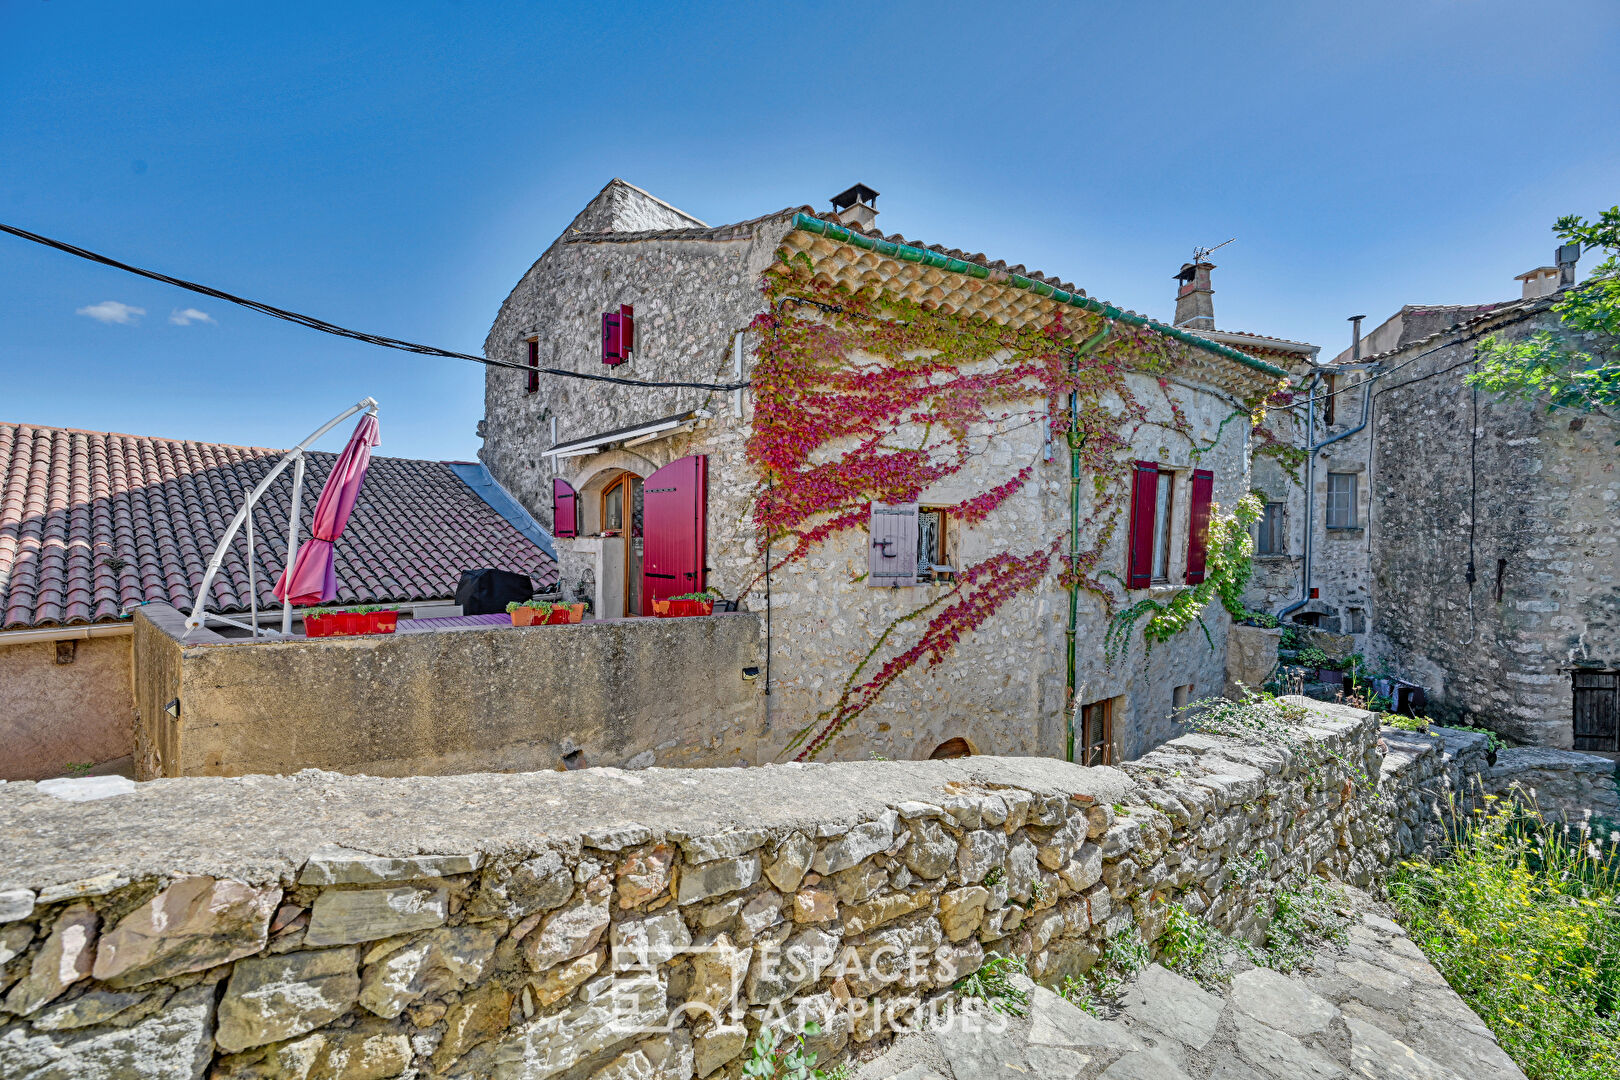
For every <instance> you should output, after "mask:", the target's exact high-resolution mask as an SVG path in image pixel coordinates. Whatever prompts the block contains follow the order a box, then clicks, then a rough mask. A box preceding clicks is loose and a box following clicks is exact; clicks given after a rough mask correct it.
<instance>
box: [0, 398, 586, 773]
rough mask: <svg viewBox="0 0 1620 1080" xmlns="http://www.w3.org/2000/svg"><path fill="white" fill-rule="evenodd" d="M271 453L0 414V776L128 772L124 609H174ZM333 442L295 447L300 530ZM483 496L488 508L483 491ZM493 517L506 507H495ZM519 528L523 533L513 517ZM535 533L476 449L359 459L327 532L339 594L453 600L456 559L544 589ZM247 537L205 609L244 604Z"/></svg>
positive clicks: (260, 510)
mask: <svg viewBox="0 0 1620 1080" xmlns="http://www.w3.org/2000/svg"><path fill="white" fill-rule="evenodd" d="M283 453H285V451H281V450H269V449H265V448H263V447H248V446H229V445H224V444H221V443H204V442H197V441H195V440H190V439H164V438H153V437H148V436H140V435H123V434H117V433H112V432H102V431H78V430H73V429H68V428H52V427H41V426H38V425H30V424H0V747H4V752H3V753H0V780H8V779H9V780H32V779H41V778H46V777H53V776H59V775H61V774H62V773H63V772H64V771H66V770H68V769H69V768H70V767H74V766H77V767H79V768H86V767H94V766H99V767H100V771H129V769H130V768H131V767H132V763H131V761H130V760H129V759H130V757H131V749H132V743H133V741H134V729H135V726H136V724H135V718H134V712H135V707H136V694H135V688H134V672H133V670H132V668H133V661H132V648H131V643H132V641H133V634H134V623H133V620H132V619H131V612H132V611H133V610H134V609H135V608H138V607H140V606H142V605H145V604H154V603H164V604H173V605H175V606H177V607H184V608H189V607H190V606H191V603H192V600H193V598H194V596H195V593H196V589H197V587H198V585H199V584H200V583H201V581H202V577H203V571H204V569H205V567H206V566H207V563H208V560H209V558H210V556H212V555H213V553H214V547H215V545H216V544H217V543H218V541H219V537H220V536H221V535H222V534H223V533H224V531H225V526H226V523H227V522H228V521H229V520H230V517H231V515H232V514H233V513H234V512H235V510H236V508H237V507H238V506H240V505H241V502H242V498H243V496H244V494H245V493H246V492H247V491H249V490H250V489H251V488H252V487H253V485H254V484H256V483H257V482H258V481H259V480H260V479H261V478H262V477H263V476H264V475H265V474H266V473H267V472H269V470H270V469H271V468H272V467H273V466H274V465H275V463H276V461H277V460H278V459H279V458H280V457H281V455H282V454H283ZM335 459H336V455H335V454H328V453H319V452H312V453H310V454H309V456H308V463H309V475H308V477H307V479H308V483H306V485H305V487H304V493H303V495H304V506H303V514H304V518H303V520H304V529H305V532H304V535H306V536H307V535H308V531H307V530H308V526H309V520H310V516H311V514H312V513H313V511H314V507H315V501H316V499H317V498H318V497H319V495H320V491H321V487H322V485H323V484H324V482H325V480H326V476H327V474H328V472H329V471H330V470H331V468H332V463H333V461H334V460H335ZM290 498H291V477H290V476H289V477H286V478H285V479H284V480H283V481H282V482H281V484H280V486H279V487H272V488H271V489H270V491H269V492H267V494H266V497H265V498H264V499H263V500H262V501H260V502H259V503H258V505H257V509H256V510H255V513H254V522H255V525H256V527H257V530H258V533H257V542H256V544H255V547H254V553H253V558H254V563H253V565H254V567H255V571H256V572H255V575H254V580H253V584H254V587H255V589H256V590H257V592H258V603H259V607H260V610H261V611H264V610H266V609H271V608H275V609H277V616H278V618H279V606H280V601H278V600H276V599H275V598H274V597H273V595H272V592H271V590H272V588H273V586H274V584H275V580H276V578H277V577H278V576H280V574H281V569H282V560H283V559H284V558H285V553H286V549H285V547H282V546H277V545H276V544H275V543H273V542H270V541H269V540H268V538H270V537H277V536H280V537H285V536H286V532H287V515H288V505H289V502H290ZM497 504H499V508H498V507H497ZM508 515H510V516H508ZM525 530H526V531H525ZM549 544H550V538H549V537H547V536H546V535H545V534H544V532H543V530H541V529H540V528H539V526H538V525H537V524H536V523H535V522H533V520H532V519H530V518H529V517H528V515H527V514H525V513H523V511H522V510H521V508H520V507H518V506H517V505H516V504H515V503H514V502H513V501H512V500H511V499H510V497H507V496H503V495H502V494H501V493H500V492H499V491H498V489H496V488H495V487H494V486H493V485H492V484H491V482H490V480H489V477H488V475H487V472H486V471H485V470H484V468H483V467H482V466H480V465H476V464H471V463H461V462H448V463H447V462H439V461H415V460H411V459H407V458H390V457H375V458H373V459H372V461H371V468H370V471H369V472H368V474H367V478H366V483H365V487H364V488H363V489H362V493H361V497H360V501H359V503H358V504H357V505H356V507H355V510H354V514H353V516H352V517H351V518H350V521H349V526H348V528H346V529H345V530H344V533H343V536H342V538H341V539H340V540H339V542H338V544H337V559H336V565H335V570H336V574H337V577H338V582H339V592H338V595H337V597H336V600H335V602H337V603H340V604H371V603H383V602H386V603H390V604H400V605H408V606H409V607H410V608H411V609H413V610H416V611H418V612H419V613H423V614H431V613H435V612H436V611H442V610H445V609H451V610H459V609H454V608H453V606H452V605H451V601H452V599H453V597H454V596H455V591H456V583H457V581H458V579H459V577H460V573H461V571H462V570H465V569H471V568H476V567H485V566H488V567H495V568H497V569H504V570H514V571H519V572H522V573H527V574H529V575H530V576H531V578H532V579H533V580H534V581H535V583H536V584H537V585H538V586H540V587H554V586H555V583H556V580H557V568H556V563H555V561H554V560H553V558H552V556H551V555H550V554H549V553H548V551H547V550H546V546H548V545H549ZM247 552H248V546H247V542H246V540H245V539H244V538H240V537H239V538H238V539H237V541H236V543H235V544H234V545H233V547H232V550H231V551H230V552H229V553H228V555H227V557H226V560H225V562H224V564H223V565H222V567H221V571H220V573H219V574H218V575H217V576H216V578H215V579H214V583H213V585H212V586H211V590H210V596H209V608H210V610H212V611H218V612H224V613H231V614H233V615H235V616H237V617H238V618H243V617H245V615H246V612H247V611H248V608H249V603H248V598H249V589H248V582H249V577H248V558H247Z"/></svg>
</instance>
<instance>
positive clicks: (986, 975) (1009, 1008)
mask: <svg viewBox="0 0 1620 1080" xmlns="http://www.w3.org/2000/svg"><path fill="white" fill-rule="evenodd" d="M1028 971H1029V968H1028V966H1027V965H1026V964H1025V963H1024V961H1023V958H1021V957H1017V956H1001V955H999V954H997V953H991V954H990V955H988V956H986V957H985V958H984V963H983V964H981V965H980V967H979V970H978V971H975V972H974V973H973V974H971V975H969V976H967V977H966V978H963V979H960V980H958V981H957V983H956V986H955V987H953V989H954V990H955V991H956V993H957V994H958V995H959V996H960V997H964V998H977V999H979V1000H980V1001H982V1002H984V1003H985V1004H986V1005H989V1006H990V1008H991V1009H993V1010H994V1011H996V1012H998V1013H1001V1014H1003V1015H1005V1016H1024V1015H1026V1014H1027V1013H1028V1012H1029V993H1028V992H1027V991H1024V990H1020V989H1019V988H1018V987H1017V986H1015V985H1014V984H1013V982H1012V976H1013V975H1015V974H1016V975H1023V974H1026V973H1027V972H1028Z"/></svg>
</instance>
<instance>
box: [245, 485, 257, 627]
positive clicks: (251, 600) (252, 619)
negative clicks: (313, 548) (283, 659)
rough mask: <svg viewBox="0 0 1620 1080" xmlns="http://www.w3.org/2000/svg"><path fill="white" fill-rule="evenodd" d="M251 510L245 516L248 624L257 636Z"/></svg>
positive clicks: (250, 508)
mask: <svg viewBox="0 0 1620 1080" xmlns="http://www.w3.org/2000/svg"><path fill="white" fill-rule="evenodd" d="M253 559H254V554H253V508H252V507H249V508H248V516H247V564H248V622H249V623H251V624H252V626H253V636H254V637H258V636H259V587H258V586H257V585H255V584H254V583H253Z"/></svg>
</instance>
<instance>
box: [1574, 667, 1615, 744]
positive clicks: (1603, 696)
mask: <svg viewBox="0 0 1620 1080" xmlns="http://www.w3.org/2000/svg"><path fill="white" fill-rule="evenodd" d="M1574 683H1575V749H1577V750H1603V751H1607V752H1614V751H1616V750H1620V671H1577V672H1575V678H1574Z"/></svg>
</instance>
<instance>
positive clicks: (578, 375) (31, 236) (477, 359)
mask: <svg viewBox="0 0 1620 1080" xmlns="http://www.w3.org/2000/svg"><path fill="white" fill-rule="evenodd" d="M0 232H6V233H10V234H11V235H12V236H16V237H19V238H20V239H23V240H29V241H32V242H33V243H36V244H40V245H43V246H44V247H48V248H54V249H55V250H57V251H61V252H65V253H66V254H69V255H74V256H77V257H78V258H81V259H88V260H89V261H90V262H93V263H100V264H101V265H102V266H110V267H112V268H113V269H114V270H122V271H124V272H125V273H128V274H135V275H136V276H138V277H143V278H149V279H150V280H152V281H160V282H162V283H163V284H165V285H172V286H174V287H175V288H177V289H186V290H188V291H190V292H194V293H199V294H201V295H203V296H211V297H213V298H214V299H216V300H223V301H225V302H226V303H229V304H236V305H238V306H239V307H245V308H247V309H248V310H249V311H257V312H258V313H259V314H261V315H268V316H270V317H271V318H273V319H281V320H283V321H286V322H290V323H296V324H298V325H299V326H304V327H307V328H309V329H311V330H319V331H320V332H321V333H323V334H333V335H335V336H337V337H345V338H350V339H352V340H354V341H363V342H365V343H366V344H368V345H376V346H379V347H381V348H385V349H398V350H400V351H401V352H410V353H417V354H419V355H421V356H442V357H445V358H447V359H450V360H471V361H472V362H473V363H475V364H483V365H485V366H486V367H501V368H511V369H513V370H514V371H521V372H523V373H525V374H532V373H534V372H539V373H541V374H543V375H555V376H557V377H558V378H564V379H587V380H590V381H591V382H605V383H618V384H619V385H621V386H641V387H647V388H649V389H686V390H721V391H730V390H745V389H747V388H748V386H749V385H750V384H749V383H746V382H742V383H700V382H660V381H654V380H644V379H624V378H620V377H618V376H616V375H591V374H588V373H586V372H583V371H569V370H567V369H565V368H553V367H530V366H529V365H528V364H520V363H518V362H517V361H515V360H492V359H490V358H489V357H487V356H475V355H473V354H472V353H464V352H456V351H455V350H454V349H441V348H439V347H438V346H437V345H422V344H419V343H417V342H414V341H402V340H400V339H399V338H391V337H385V336H383V335H382V334H370V333H366V332H365V331H362V330H350V329H348V328H347V327H343V326H338V325H337V324H336V323H330V322H327V321H326V320H325V319H317V318H316V317H315V316H313V315H302V314H300V313H298V312H296V311H288V310H287V309H285V308H278V307H275V306H273V305H271V304H266V303H263V302H261V301H258V300H249V299H247V298H246V297H242V296H237V295H235V294H233V293H228V292H225V291H224V290H222V289H216V288H213V287H212V286H209V285H201V284H198V283H197V282H195V281H187V280H185V279H184V278H177V277H170V276H169V275H168V274H160V273H158V272H157V271H155V270H143V269H141V268H140V267H138V266H131V265H130V264H128V263H124V262H119V261H118V260H117V259H114V258H111V257H110V256H107V255H102V254H100V253H98V252H94V251H90V250H88V249H86V248H82V247H79V246H77V245H75V244H69V243H67V242H66V241H63V240H53V239H51V238H50V237H48V236H41V235H39V234H38V233H32V232H29V231H28V230H27V229H19V228H17V227H16V226H15V225H7V224H5V223H4V222H0Z"/></svg>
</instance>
